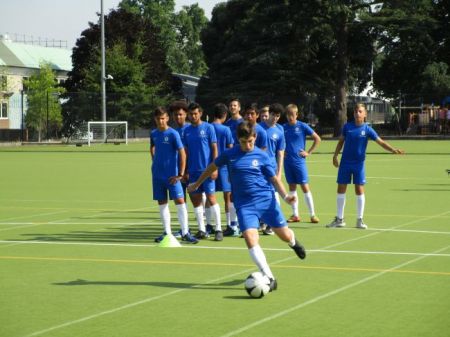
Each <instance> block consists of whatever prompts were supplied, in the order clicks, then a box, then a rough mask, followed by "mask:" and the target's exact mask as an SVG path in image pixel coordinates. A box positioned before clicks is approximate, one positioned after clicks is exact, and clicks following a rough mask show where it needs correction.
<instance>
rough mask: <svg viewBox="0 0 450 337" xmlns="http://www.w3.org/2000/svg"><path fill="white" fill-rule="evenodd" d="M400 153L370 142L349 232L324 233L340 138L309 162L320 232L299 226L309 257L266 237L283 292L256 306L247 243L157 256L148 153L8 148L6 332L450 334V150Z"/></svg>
mask: <svg viewBox="0 0 450 337" xmlns="http://www.w3.org/2000/svg"><path fill="white" fill-rule="evenodd" d="M389 142H390V143H391V144H393V145H394V146H398V147H402V148H404V149H405V150H406V152H407V154H406V155H405V156H393V155H390V154H388V153H386V152H384V151H383V150H382V149H381V148H380V147H378V146H377V145H376V144H374V143H373V142H371V143H370V145H369V148H368V156H367V163H366V165H367V169H366V174H367V177H368V178H367V180H368V184H367V186H366V200H367V201H366V212H365V222H366V223H367V225H368V226H369V229H368V230H366V231H363V230H357V229H354V228H352V227H353V226H354V222H355V210H356V201H355V196H354V193H353V189H352V188H349V190H348V193H347V206H346V213H345V216H346V221H347V228H344V229H327V228H325V224H326V223H327V222H329V221H330V220H331V219H332V218H333V217H334V215H335V203H336V202H335V198H336V194H335V193H336V183H335V181H336V173H337V170H336V169H335V168H334V167H333V166H332V164H331V162H332V155H331V154H332V152H333V151H334V147H335V145H336V141H324V142H323V143H322V144H321V146H320V148H319V149H318V151H317V153H315V154H314V155H313V156H311V157H310V158H309V159H308V162H309V173H310V178H311V180H310V185H311V188H312V192H313V196H314V201H315V204H316V210H317V214H318V216H319V217H320V219H321V222H320V224H315V225H313V224H311V223H309V222H301V223H299V224H294V225H293V226H292V228H293V229H294V230H295V232H296V234H297V236H298V237H299V238H300V240H301V241H302V242H303V243H304V244H305V246H306V248H307V250H308V257H307V259H306V260H304V261H300V260H298V258H296V256H295V255H294V254H293V252H292V251H291V250H290V249H289V248H288V247H287V246H286V245H285V244H284V243H282V242H281V241H280V240H278V239H277V238H275V237H262V238H261V245H262V247H263V249H264V250H265V252H266V255H267V258H268V260H269V263H270V265H271V267H272V270H273V272H274V273H275V275H276V277H277V279H278V283H279V289H278V290H277V291H276V292H274V293H270V294H269V295H268V296H266V297H264V298H263V299H261V300H256V299H251V298H250V297H248V296H247V294H246V293H245V290H244V289H243V281H244V279H245V277H246V276H247V275H248V274H249V273H251V272H252V271H255V269H256V268H255V266H254V265H253V264H252V262H251V260H250V257H249V256H248V253H247V250H246V249H245V245H244V242H243V239H240V238H225V240H224V241H223V242H214V241H212V240H204V241H202V242H201V243H199V244H198V245H196V246H188V245H183V247H182V248H160V247H157V245H156V244H154V242H153V238H154V237H155V236H157V235H159V234H160V233H161V232H162V226H161V224H160V221H159V213H158V208H157V205H156V203H155V202H154V201H152V196H151V176H150V165H151V162H150V158H149V155H148V145H147V144H144V143H132V144H129V145H128V146H125V145H120V146H114V145H99V146H93V147H90V148H88V147H81V148H79V147H75V146H23V147H2V148H0V162H1V176H0V270H2V276H1V278H0V287H1V289H2V291H1V292H0V317H1V324H0V336H2V337H3V336H5V337H31V336H45V337H50V336H52V337H66V336H67V337H69V336H70V337H73V336H89V337H115V336H117V337H119V336H120V337H123V336H126V337H141V336H142V337H144V336H183V337H185V336H196V337H198V336H217V337H224V336H235V335H236V336H300V335H301V336H314V337H316V336H346V337H356V336H377V337H383V336H386V337H387V336H398V337H402V336H405V337H412V336H437V337H440V336H442V337H444V336H448V329H449V326H450V301H449V298H450V263H449V261H450V193H449V192H450V176H448V175H447V172H446V171H445V170H446V169H450V156H449V155H450V141H400V140H398V141H397V140H392V141H389ZM219 199H220V200H221V198H219ZM171 209H172V219H173V224H172V225H173V228H174V229H178V224H177V222H176V212H175V208H174V207H173V206H172V205H171ZM283 209H284V212H285V215H286V216H289V215H290V211H289V207H288V206H287V205H285V204H283ZM189 210H190V224H191V228H195V226H194V223H195V222H194V218H193V215H192V207H191V206H189ZM300 210H301V215H302V216H303V218H304V220H307V219H308V218H309V217H308V215H307V214H306V212H305V205H304V202H303V198H300ZM223 218H224V217H223Z"/></svg>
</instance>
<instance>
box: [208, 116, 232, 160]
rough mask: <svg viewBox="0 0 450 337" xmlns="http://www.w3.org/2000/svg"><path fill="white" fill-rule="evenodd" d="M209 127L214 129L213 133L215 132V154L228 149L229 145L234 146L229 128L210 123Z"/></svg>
mask: <svg viewBox="0 0 450 337" xmlns="http://www.w3.org/2000/svg"><path fill="white" fill-rule="evenodd" d="M211 125H212V126H213V127H214V131H215V132H216V138H217V154H218V155H219V154H221V153H222V152H223V151H225V150H226V149H228V146H229V145H230V144H234V139H233V136H232V134H231V130H230V128H229V127H226V126H225V125H222V124H220V123H212V124H211Z"/></svg>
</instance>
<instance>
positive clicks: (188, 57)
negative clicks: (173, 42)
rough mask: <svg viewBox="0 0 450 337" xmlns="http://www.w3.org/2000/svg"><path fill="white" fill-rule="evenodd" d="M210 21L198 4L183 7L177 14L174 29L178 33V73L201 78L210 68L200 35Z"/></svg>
mask: <svg viewBox="0 0 450 337" xmlns="http://www.w3.org/2000/svg"><path fill="white" fill-rule="evenodd" d="M207 22H208V19H207V18H206V16H205V12H204V10H203V9H202V8H200V7H199V6H198V4H193V5H191V6H183V8H182V9H181V10H180V11H179V12H178V13H177V14H175V18H174V28H175V31H176V32H177V57H178V58H177V59H178V60H179V64H177V67H176V68H175V69H177V72H179V73H184V74H191V75H197V76H201V75H203V74H204V73H205V72H206V71H207V69H208V67H207V66H206V62H205V56H204V54H203V50H202V43H201V40H200V34H201V32H202V30H203V29H204V28H205V27H206V24H207Z"/></svg>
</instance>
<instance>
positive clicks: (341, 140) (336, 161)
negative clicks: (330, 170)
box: [333, 136, 344, 167]
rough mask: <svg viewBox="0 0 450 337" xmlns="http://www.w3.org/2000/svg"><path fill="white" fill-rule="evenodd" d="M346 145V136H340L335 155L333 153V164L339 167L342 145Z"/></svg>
mask: <svg viewBox="0 0 450 337" xmlns="http://www.w3.org/2000/svg"><path fill="white" fill-rule="evenodd" d="M343 146H344V137H342V136H341V137H340V138H339V140H338V143H337V144H336V149H335V150H334V155H333V165H334V166H335V167H339V159H338V156H339V153H340V152H341V150H342V147H343Z"/></svg>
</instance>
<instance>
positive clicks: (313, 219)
mask: <svg viewBox="0 0 450 337" xmlns="http://www.w3.org/2000/svg"><path fill="white" fill-rule="evenodd" d="M319 221H320V220H319V218H318V217H317V216H315V215H313V216H312V217H311V223H319Z"/></svg>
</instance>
